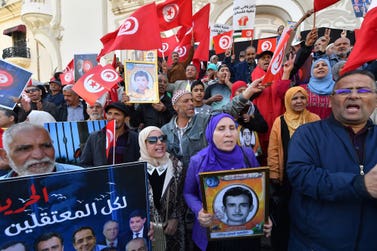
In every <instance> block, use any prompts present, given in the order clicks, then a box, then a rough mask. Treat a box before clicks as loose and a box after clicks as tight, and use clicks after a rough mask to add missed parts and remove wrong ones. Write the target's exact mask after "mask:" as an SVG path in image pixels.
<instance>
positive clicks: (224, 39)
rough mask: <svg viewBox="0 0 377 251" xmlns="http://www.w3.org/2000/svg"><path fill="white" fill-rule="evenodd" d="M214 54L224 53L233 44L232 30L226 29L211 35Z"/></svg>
mask: <svg viewBox="0 0 377 251" xmlns="http://www.w3.org/2000/svg"><path fill="white" fill-rule="evenodd" d="M213 45H214V49H215V52H216V54H221V53H224V52H225V51H226V50H228V49H229V48H230V47H232V45H233V31H227V32H224V33H221V34H219V35H217V36H214V37H213Z"/></svg>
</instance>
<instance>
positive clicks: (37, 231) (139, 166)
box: [0, 162, 151, 251]
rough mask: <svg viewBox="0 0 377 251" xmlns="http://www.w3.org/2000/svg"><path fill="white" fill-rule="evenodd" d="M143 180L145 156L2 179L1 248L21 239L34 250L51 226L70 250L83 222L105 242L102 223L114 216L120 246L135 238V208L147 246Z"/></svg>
mask: <svg viewBox="0 0 377 251" xmlns="http://www.w3.org/2000/svg"><path fill="white" fill-rule="evenodd" d="M146 182H147V177H146V163H145V162H133V163H127V164H120V165H114V166H102V167H96V168H87V169H82V170H75V171H69V172H54V173H50V174H44V175H36V176H28V177H20V178H17V177H16V178H10V179H4V180H1V181H0V189H1V190H0V198H1V199H0V249H2V247H4V246H6V245H8V243H11V242H13V243H15V242H17V243H18V242H20V243H23V245H25V246H26V247H27V250H34V249H33V245H34V243H35V241H36V240H37V239H38V238H39V237H40V236H41V235H42V234H46V233H51V232H53V233H58V234H59V235H60V236H61V237H62V239H63V244H64V250H65V251H74V250H75V248H74V246H73V235H74V233H75V231H78V230H79V229H80V228H82V227H90V228H91V229H92V230H93V234H94V235H95V237H96V244H97V245H106V243H102V242H101V241H102V240H103V239H104V236H103V226H104V224H105V223H106V222H108V221H109V220H112V221H116V222H117V223H118V224H119V234H118V244H119V243H122V250H124V245H125V244H126V243H127V242H128V241H130V240H132V239H133V238H134V237H133V232H132V231H131V223H130V222H131V221H130V218H133V217H134V215H136V213H135V211H137V212H141V214H142V215H143V216H144V223H141V224H144V225H142V227H143V229H144V230H143V236H142V237H143V238H145V239H146V240H147V242H148V246H149V248H150V247H151V245H150V242H149V238H148V237H147V231H148V229H149V222H150V219H149V205H148V204H149V202H148V196H147V183H146ZM140 237H141V236H140ZM101 247H103V246H101ZM95 250H100V249H95ZM119 250H120V249H119ZM149 250H150V249H149Z"/></svg>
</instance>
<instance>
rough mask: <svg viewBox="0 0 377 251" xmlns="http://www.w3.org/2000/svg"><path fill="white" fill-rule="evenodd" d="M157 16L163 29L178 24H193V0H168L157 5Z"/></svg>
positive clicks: (168, 28)
mask: <svg viewBox="0 0 377 251" xmlns="http://www.w3.org/2000/svg"><path fill="white" fill-rule="evenodd" d="M157 16H158V20H159V24H160V29H161V31H165V30H170V29H172V28H175V27H177V26H188V27H190V26H191V25H192V1H191V0H167V1H165V2H162V3H160V4H158V5H157Z"/></svg>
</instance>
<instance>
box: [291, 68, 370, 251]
mask: <svg viewBox="0 0 377 251" xmlns="http://www.w3.org/2000/svg"><path fill="white" fill-rule="evenodd" d="M330 104H331V108H332V115H331V116H330V117H329V118H327V119H325V120H321V121H318V122H314V123H309V124H305V125H303V126H301V127H300V128H298V129H297V130H296V132H295V133H294V135H293V137H292V138H291V140H290V143H289V148H288V161H287V175H288V178H289V180H290V183H291V186H292V195H291V201H290V203H291V205H290V213H291V214H292V216H294V217H291V231H290V241H289V249H290V250H339V249H342V250H377V242H375V241H371V240H373V238H375V223H376V222H377V147H376V145H377V126H376V125H373V123H372V122H371V120H370V119H369V116H370V115H371V113H372V112H373V110H374V109H375V108H376V105H377V94H376V82H375V79H374V76H373V75H372V74H371V73H370V72H367V71H360V70H356V71H351V72H347V73H345V74H344V75H343V76H341V77H340V78H339V79H338V80H337V82H336V83H335V86H334V91H333V94H332V95H331V97H330Z"/></svg>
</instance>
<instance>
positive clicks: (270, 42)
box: [257, 37, 276, 54]
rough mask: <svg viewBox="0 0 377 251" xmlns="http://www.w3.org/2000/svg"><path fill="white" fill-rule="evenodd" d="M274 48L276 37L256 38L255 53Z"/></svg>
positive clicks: (273, 49)
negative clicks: (256, 46)
mask: <svg viewBox="0 0 377 251" xmlns="http://www.w3.org/2000/svg"><path fill="white" fill-rule="evenodd" d="M275 49H276V37H268V38H262V39H259V40H258V49H257V54H260V53H261V52H263V51H272V52H274V51H275Z"/></svg>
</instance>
